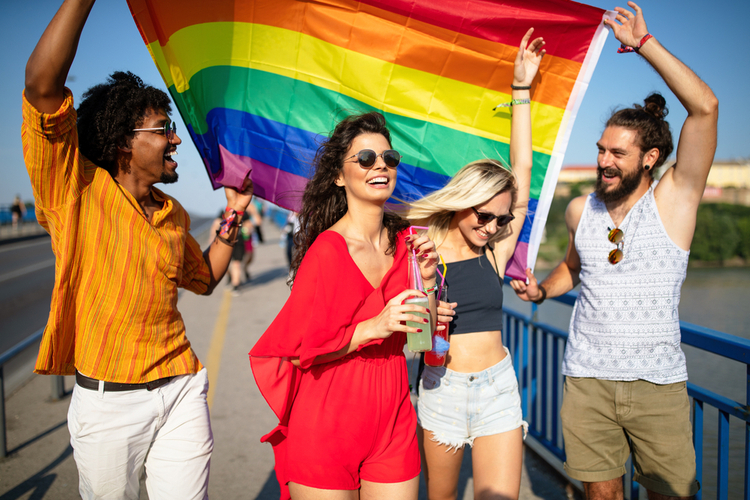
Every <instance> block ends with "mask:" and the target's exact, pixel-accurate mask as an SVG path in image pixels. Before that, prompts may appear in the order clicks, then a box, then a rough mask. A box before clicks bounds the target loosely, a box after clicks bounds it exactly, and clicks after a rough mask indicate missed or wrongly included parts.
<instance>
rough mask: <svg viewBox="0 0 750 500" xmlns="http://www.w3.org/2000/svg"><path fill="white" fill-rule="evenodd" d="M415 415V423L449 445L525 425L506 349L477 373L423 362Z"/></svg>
mask: <svg viewBox="0 0 750 500" xmlns="http://www.w3.org/2000/svg"><path fill="white" fill-rule="evenodd" d="M506 352H507V349H506ZM417 417H418V422H419V425H420V426H422V428H423V429H425V430H428V431H430V432H431V433H432V440H433V441H435V442H438V443H440V444H444V445H447V446H448V447H449V448H462V447H463V446H464V445H466V444H469V445H472V443H473V442H474V439H475V438H478V437H481V436H492V435H495V434H501V433H503V432H508V431H512V430H514V429H517V428H519V427H521V426H522V425H523V426H524V428H525V425H526V424H525V422H524V421H523V414H522V412H521V398H520V396H519V394H518V382H517V380H516V372H515V370H514V369H513V364H512V362H511V358H510V353H508V354H507V356H505V358H504V359H503V360H502V361H500V362H499V363H498V364H496V365H495V366H492V367H490V368H487V369H486V370H484V371H481V372H477V373H460V372H454V371H453V370H449V369H447V368H444V367H439V368H435V367H432V366H425V368H424V372H423V373H422V378H421V380H420V381H419V402H418V404H417Z"/></svg>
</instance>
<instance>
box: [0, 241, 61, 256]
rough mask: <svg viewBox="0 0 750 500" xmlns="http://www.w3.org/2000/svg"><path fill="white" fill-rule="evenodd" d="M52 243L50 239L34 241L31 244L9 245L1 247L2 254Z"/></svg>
mask: <svg viewBox="0 0 750 500" xmlns="http://www.w3.org/2000/svg"><path fill="white" fill-rule="evenodd" d="M49 244H50V241H49V239H48V238H40V239H38V240H32V241H31V242H30V243H8V244H6V245H2V246H0V253H3V252H9V251H11V250H22V249H24V248H29V247H36V246H39V245H49Z"/></svg>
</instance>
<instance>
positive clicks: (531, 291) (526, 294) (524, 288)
mask: <svg viewBox="0 0 750 500" xmlns="http://www.w3.org/2000/svg"><path fill="white" fill-rule="evenodd" d="M526 277H527V278H528V279H529V283H528V284H526V283H525V282H524V281H523V280H512V281H511V282H510V286H511V288H513V291H514V292H516V295H518V298H519V299H521V300H525V301H526V302H533V301H535V300H539V299H541V298H542V292H541V291H540V290H539V284H538V282H537V280H536V276H534V273H532V272H531V269H529V268H526Z"/></svg>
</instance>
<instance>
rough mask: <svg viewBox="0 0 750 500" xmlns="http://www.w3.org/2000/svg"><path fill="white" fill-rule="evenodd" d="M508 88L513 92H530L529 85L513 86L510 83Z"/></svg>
mask: <svg viewBox="0 0 750 500" xmlns="http://www.w3.org/2000/svg"><path fill="white" fill-rule="evenodd" d="M510 88H511V89H513V90H531V85H513V84H512V83H511V85H510Z"/></svg>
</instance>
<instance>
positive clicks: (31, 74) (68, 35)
mask: <svg viewBox="0 0 750 500" xmlns="http://www.w3.org/2000/svg"><path fill="white" fill-rule="evenodd" d="M93 5H94V0H65V2H63V4H62V6H60V9H59V10H58V11H57V13H56V14H55V17H54V18H52V21H51V22H50V23H49V25H48V26H47V29H45V30H44V33H43V34H42V37H41V38H40V39H39V42H38V43H37V45H36V47H35V48H34V51H33V52H32V53H31V57H29V61H28V62H27V63H26V83H25V94H26V99H27V100H28V101H29V103H31V105H32V106H34V107H35V108H36V109H37V110H39V111H41V112H42V113H54V112H55V111H57V110H58V109H59V108H60V105H61V104H62V102H63V99H64V95H63V89H64V87H65V80H66V78H67V77H68V71H69V70H70V65H71V64H73V59H74V58H75V55H76V50H77V49H78V40H79V39H80V37H81V31H83V25H84V24H86V19H87V18H88V16H89V12H91V7H92V6H93Z"/></svg>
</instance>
